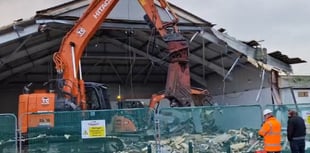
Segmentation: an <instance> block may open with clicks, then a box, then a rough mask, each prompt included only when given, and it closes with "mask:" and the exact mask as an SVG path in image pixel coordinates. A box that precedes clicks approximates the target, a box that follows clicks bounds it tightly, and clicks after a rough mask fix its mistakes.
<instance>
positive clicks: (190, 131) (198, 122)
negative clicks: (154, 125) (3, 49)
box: [159, 105, 262, 153]
mask: <svg viewBox="0 0 310 153" xmlns="http://www.w3.org/2000/svg"><path fill="white" fill-rule="evenodd" d="M159 118H160V134H161V137H160V138H161V139H160V141H161V143H160V144H161V145H162V148H161V150H165V151H166V150H174V151H180V150H182V151H183V152H187V150H188V148H189V147H190V146H189V145H188V144H190V143H191V142H192V143H193V144H194V148H195V151H194V152H210V153H211V152H212V153H213V152H245V151H247V149H249V148H250V147H251V145H252V144H253V143H254V142H255V141H256V140H257V130H258V129H259V127H260V125H261V123H262V116H261V107H260V106H259V105H253V106H206V107H195V108H167V109H161V110H160V114H159ZM261 147H262V146H261V145H257V146H255V148H253V149H259V148H261ZM182 151H181V152H182Z"/></svg>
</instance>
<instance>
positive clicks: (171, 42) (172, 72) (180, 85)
mask: <svg viewBox="0 0 310 153" xmlns="http://www.w3.org/2000/svg"><path fill="white" fill-rule="evenodd" d="M139 2H140V4H141V6H142V7H143V9H144V11H145V12H146V14H147V18H146V20H147V21H148V22H150V25H152V26H153V27H155V28H156V30H157V31H158V32H159V34H160V36H161V37H162V38H163V40H164V41H165V42H166V43H167V45H168V53H169V65H168V73H167V79H166V87H165V91H164V93H160V94H153V95H152V98H151V101H150V105H149V107H150V108H152V109H154V108H155V105H156V104H158V103H159V102H160V100H162V99H164V98H167V99H168V100H169V101H170V105H171V106H172V107H186V106H191V105H196V106H197V105H203V104H202V100H199V101H197V99H195V98H193V97H197V96H194V95H201V96H200V97H209V93H208V92H207V91H206V90H202V89H197V88H191V85H190V70H189V59H188V52H189V45H188V42H187V40H186V39H185V38H184V37H183V36H182V35H181V34H180V32H179V30H178V27H177V23H178V17H177V15H176V13H175V12H174V11H173V10H172V9H171V7H170V6H169V4H168V3H167V1H166V0H158V2H159V3H160V6H161V8H162V9H163V10H165V12H166V13H167V15H168V16H169V18H170V21H169V22H163V21H162V20H161V17H160V15H159V13H158V11H157V9H156V6H155V3H154V1H153V0H139ZM208 99H209V98H208Z"/></svg>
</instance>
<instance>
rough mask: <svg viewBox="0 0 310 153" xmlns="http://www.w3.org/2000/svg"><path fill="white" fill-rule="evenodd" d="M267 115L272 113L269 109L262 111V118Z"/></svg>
mask: <svg viewBox="0 0 310 153" xmlns="http://www.w3.org/2000/svg"><path fill="white" fill-rule="evenodd" d="M269 113H272V111H271V110H270V109H265V110H264V111H263V115H264V116H265V115H267V114H269Z"/></svg>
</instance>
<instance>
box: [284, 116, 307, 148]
mask: <svg viewBox="0 0 310 153" xmlns="http://www.w3.org/2000/svg"><path fill="white" fill-rule="evenodd" d="M305 136H306V125H305V121H304V119H303V118H301V117H300V116H298V113H297V112H296V111H294V110H289V111H288V121H287V139H288V141H289V142H290V148H291V152H292V153H305Z"/></svg>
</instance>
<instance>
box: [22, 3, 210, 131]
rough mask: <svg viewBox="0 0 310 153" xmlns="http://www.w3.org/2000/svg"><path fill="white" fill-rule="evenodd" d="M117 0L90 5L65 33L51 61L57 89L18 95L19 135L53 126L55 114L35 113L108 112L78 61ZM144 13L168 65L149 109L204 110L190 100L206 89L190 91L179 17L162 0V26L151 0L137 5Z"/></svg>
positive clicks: (100, 93) (102, 89)
mask: <svg viewBox="0 0 310 153" xmlns="http://www.w3.org/2000/svg"><path fill="white" fill-rule="evenodd" d="M118 2H119V0H93V1H92V2H91V3H90V4H89V6H88V8H87V10H86V11H85V12H84V14H83V15H82V16H81V17H80V19H79V20H78V21H77V22H76V24H75V25H74V26H73V28H72V29H71V30H70V31H69V32H68V33H67V34H66V36H65V37H64V38H63V41H62V43H61V46H60V49H59V51H58V52H55V54H54V56H53V59H54V62H55V65H56V66H55V67H56V71H57V76H58V77H57V78H56V79H54V80H51V81H49V83H50V82H52V83H54V84H55V85H56V88H55V89H52V90H44V91H42V90H35V91H34V92H33V93H29V92H28V91H29V90H28V86H26V88H25V89H26V90H25V91H26V92H25V93H23V94H22V95H20V96H19V112H18V115H19V120H20V121H19V123H21V125H20V128H21V132H22V133H27V131H28V129H29V128H32V127H38V126H41V125H44V126H50V127H53V126H54V120H55V119H54V115H53V114H45V115H42V114H41V115H33V114H32V113H37V112H55V111H74V110H101V109H111V106H110V103H109V99H108V98H107V93H106V92H107V88H106V87H105V86H104V85H102V84H99V83H92V82H84V80H83V77H82V69H81V62H80V59H81V56H82V55H83V52H84V50H85V47H86V46H87V44H88V42H89V41H90V39H91V38H92V37H93V35H94V34H95V33H96V31H97V30H98V28H99V27H100V25H101V24H102V23H103V22H104V21H105V19H106V18H107V16H108V15H109V13H110V12H111V11H112V9H113V8H114V7H115V5H116V4H117V3H118ZM138 2H139V3H140V5H141V6H142V8H143V9H144V11H145V12H146V18H145V19H146V20H147V21H148V22H149V23H151V25H152V26H153V27H154V28H156V30H157V31H158V33H159V35H160V36H161V37H162V39H163V40H164V41H165V42H166V43H167V44H168V51H169V57H170V62H169V66H168V75H167V82H166V88H165V91H164V93H160V94H155V95H153V97H152V99H151V103H150V107H151V108H155V105H156V104H158V103H159V101H160V100H161V99H163V98H167V99H169V100H170V101H171V106H176V107H184V106H191V105H192V104H195V105H203V103H202V102H201V101H199V102H194V100H193V98H192V95H198V96H201V95H202V97H204V96H205V95H207V94H208V93H207V91H206V90H201V89H192V88H191V85H190V72H189V64H188V62H189V61H188V43H187V41H186V39H185V38H184V37H183V36H182V35H181V34H180V33H179V30H178V28H177V23H178V18H177V16H176V14H175V13H174V12H173V11H172V10H171V8H170V6H169V5H168V3H167V2H166V0H158V2H159V4H160V7H161V8H162V9H163V10H165V12H166V13H167V14H168V15H169V17H170V18H171V22H163V21H162V20H161V18H160V15H159V13H158V10H157V7H156V4H155V2H154V0H138Z"/></svg>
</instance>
